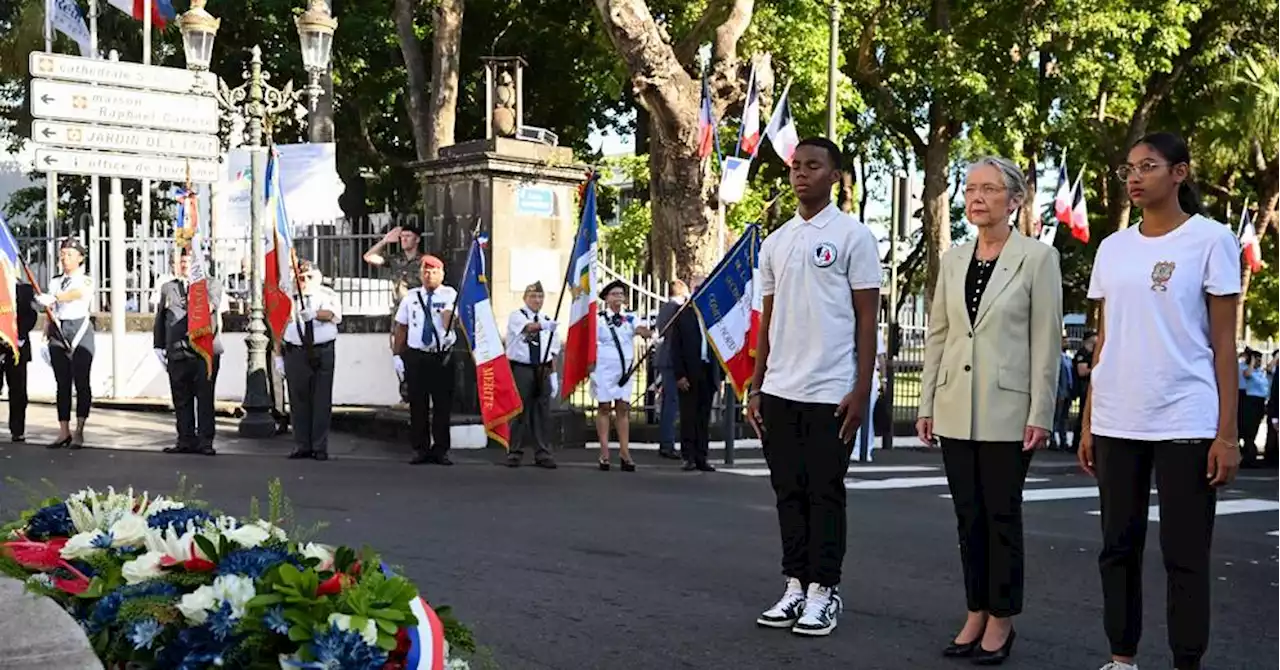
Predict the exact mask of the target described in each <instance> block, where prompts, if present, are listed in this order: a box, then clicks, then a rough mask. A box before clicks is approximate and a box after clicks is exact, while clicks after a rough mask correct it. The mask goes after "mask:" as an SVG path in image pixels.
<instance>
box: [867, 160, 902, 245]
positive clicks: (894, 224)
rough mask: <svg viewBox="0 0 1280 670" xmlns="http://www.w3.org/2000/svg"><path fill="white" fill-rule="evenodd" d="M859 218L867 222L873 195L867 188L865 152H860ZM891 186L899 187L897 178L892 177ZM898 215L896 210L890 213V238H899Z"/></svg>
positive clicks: (891, 187) (892, 187)
mask: <svg viewBox="0 0 1280 670" xmlns="http://www.w3.org/2000/svg"><path fill="white" fill-rule="evenodd" d="M858 184H859V188H858V220H859V221H861V222H863V223H866V222H867V200H869V199H870V197H871V192H870V190H869V189H867V156H866V154H865V153H860V154H858ZM889 184H890V186H889V188H890V189H895V188H897V180H895V179H890V181H889ZM897 217H898V215H897V213H896V212H891V213H890V214H889V239H890V240H896V239H898V233H897V230H898V219H897Z"/></svg>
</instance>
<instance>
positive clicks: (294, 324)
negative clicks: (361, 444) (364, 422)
mask: <svg viewBox="0 0 1280 670" xmlns="http://www.w3.org/2000/svg"><path fill="white" fill-rule="evenodd" d="M304 278H305V279H306V282H307V286H306V287H305V288H304V289H303V293H302V295H301V296H294V297H293V314H292V316H291V317H290V319H289V325H287V326H285V330H284V338H283V347H284V376H285V381H286V382H287V384H288V386H289V406H290V416H291V419H292V423H293V439H294V444H295V445H296V446H295V447H294V450H293V453H292V454H290V455H289V458H294V459H298V458H313V459H315V460H317V461H324V460H328V459H329V423H330V420H331V418H332V417H333V375H334V362H335V358H334V343H335V342H336V341H337V339H338V324H339V323H342V305H341V303H340V301H339V299H338V294H337V293H335V292H334V291H332V290H330V289H328V288H326V287H325V286H323V285H322V284H321V283H320V280H321V277H320V273H319V272H318V271H314V270H308V271H307V272H306V273H305V274H304ZM320 312H328V313H329V314H331V315H332V316H331V317H330V318H328V319H327V320H320V319H319V318H318V317H319V314H320Z"/></svg>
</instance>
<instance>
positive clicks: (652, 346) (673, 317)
mask: <svg viewBox="0 0 1280 670" xmlns="http://www.w3.org/2000/svg"><path fill="white" fill-rule="evenodd" d="M780 197H782V196H781V194H779V195H776V196H774V197H773V198H770V199H769V200H768V201H767V202H765V203H764V206H763V207H761V208H760V216H759V218H760V219H763V218H764V214H765V212H767V211H769V208H770V207H772V206H773V203H774V201H775V200H777V199H778V198H780ZM721 260H723V258H721ZM719 265H720V264H719V263H717V264H716V266H717V267H719ZM705 286H706V284H705V283H704V284H703V285H702V286H700V287H698V290H702V289H703V288H704V287H705ZM696 295H697V293H696V292H695V293H694V294H693V295H690V296H689V299H688V300H686V301H684V304H683V305H680V309H677V310H676V313H675V314H672V315H671V319H670V320H669V321H667V325H666V326H664V327H663V328H662V330H660V331H658V338H659V339H660V338H662V336H664V335H666V333H667V331H668V330H670V329H671V326H672V325H674V324H675V322H676V319H677V318H678V317H679V316H680V313H681V312H683V311H684V310H685V308H686V307H688V306H689V305H692V304H693V299H694V296H696ZM657 346H658V345H657V344H656V343H652V342H651V343H650V344H649V345H648V346H647V347H646V348H645V351H644V354H643V355H642V356H640V358H638V359H636V361H635V362H634V363H632V364H631V367H630V368H628V369H627V371H626V372H625V373H623V375H622V378H621V379H619V380H618V386H622V385H623V384H626V383H627V380H628V379H631V375H633V374H635V372H636V370H638V369H639V368H640V364H642V363H644V362H645V361H646V360H647V359H648V358H649V355H650V354H652V353H653V351H654V350H655V349H656V348H657Z"/></svg>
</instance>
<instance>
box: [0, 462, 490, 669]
mask: <svg viewBox="0 0 1280 670" xmlns="http://www.w3.org/2000/svg"><path fill="white" fill-rule="evenodd" d="M180 488H182V487H181V486H180ZM269 492H270V497H269V501H270V512H269V513H268V514H267V516H266V518H265V519H264V518H262V517H260V516H259V514H258V513H257V507H258V504H257V500H256V499H255V500H253V501H252V503H251V510H250V514H249V515H248V516H247V517H245V518H240V519H237V518H234V517H230V516H225V515H220V514H217V513H215V512H212V511H209V510H207V509H206V508H204V507H203V506H202V505H201V504H199V503H198V502H196V501H192V500H184V499H183V496H182V495H181V494H179V495H177V496H171V497H166V496H154V497H152V496H149V495H148V494H146V493H143V494H141V495H135V494H134V492H133V489H132V488H130V489H128V490H126V491H124V492H117V491H116V490H115V489H112V488H109V489H107V491H106V492H105V493H101V492H98V491H94V490H93V489H84V490H82V491H78V492H76V493H73V494H71V495H70V496H67V497H66V498H65V499H58V498H50V499H46V500H44V501H42V502H41V503H40V504H39V505H38V506H37V507H35V508H33V509H30V510H28V511H26V512H24V513H23V514H22V517H21V519H19V520H16V521H14V522H12V523H10V524H8V525H6V526H4V527H3V528H0V573H2V574H5V575H8V576H10V577H13V578H15V579H20V580H22V581H24V582H25V583H26V586H27V589H28V590H29V591H32V592H34V593H37V594H40V595H44V596H47V597H49V598H52V599H53V600H54V601H56V602H57V603H58V604H60V605H61V606H62V607H63V608H64V609H65V610H66V611H67V612H69V613H70V614H71V615H72V616H73V617H74V618H75V620H76V621H77V622H79V624H80V625H81V627H82V628H83V629H84V632H85V634H86V635H87V636H88V638H89V641H90V643H91V644H92V646H93V650H94V652H95V653H96V654H97V655H98V658H99V659H100V660H101V661H102V662H103V664H104V665H105V666H106V667H107V668H125V667H130V668H136V667H142V668H171V669H174V670H204V669H205V668H212V667H220V668H245V669H246V670H257V669H269V670H276V669H285V670H294V669H298V670H337V669H342V670H402V669H403V670H446V669H447V670H464V669H466V668H468V667H469V666H468V663H467V662H466V660H465V659H464V658H461V657H458V658H451V657H450V653H449V652H450V649H455V650H460V651H462V652H464V653H471V652H474V651H475V642H474V641H473V639H472V637H471V633H470V632H469V631H468V630H467V629H466V628H465V627H463V626H462V625H460V624H459V623H458V622H457V621H456V620H454V619H453V618H452V617H451V616H450V614H449V612H448V608H447V607H440V608H437V609H434V610H433V609H432V608H431V607H429V606H428V605H427V604H426V601H424V600H423V599H422V598H421V597H420V596H419V594H418V590H417V589H416V588H415V587H414V586H413V584H412V583H410V582H409V581H408V580H407V579H405V578H403V577H400V576H397V575H396V574H395V573H394V572H393V571H392V570H391V569H390V568H388V567H387V566H386V565H385V564H384V563H383V562H382V560H381V558H380V557H379V556H378V555H377V554H376V553H374V552H373V551H372V550H371V549H369V548H364V549H361V550H360V551H356V550H353V549H351V548H348V547H333V546H329V545H324V544H318V543H315V542H309V541H301V539H300V538H301V537H302V536H303V535H305V534H307V533H306V531H300V530H295V531H294V532H293V533H292V535H293V537H292V538H291V533H288V532H286V531H285V530H284V529H283V528H281V525H280V524H281V523H282V521H283V520H285V519H287V518H289V517H291V516H292V514H291V511H290V506H289V503H288V501H287V499H286V498H284V496H283V494H282V493H281V487H280V483H279V481H275V482H272V483H271V485H270V488H269Z"/></svg>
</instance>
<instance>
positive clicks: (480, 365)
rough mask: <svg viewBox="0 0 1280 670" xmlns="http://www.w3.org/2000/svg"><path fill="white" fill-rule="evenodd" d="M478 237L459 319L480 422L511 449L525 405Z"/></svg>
mask: <svg viewBox="0 0 1280 670" xmlns="http://www.w3.org/2000/svg"><path fill="white" fill-rule="evenodd" d="M486 242H487V240H486V239H485V238H484V237H477V238H476V239H475V240H474V241H472V242H471V254H470V255H469V256H468V257H467V266H466V268H467V269H466V271H465V272H464V273H463V279H462V288H461V290H460V292H459V296H458V304H459V305H460V307H459V310H458V316H459V318H461V319H462V329H463V333H464V334H465V336H466V338H467V344H468V345H470V347H471V354H472V356H474V357H475V360H476V390H477V392H478V393H479V395H480V418H481V419H482V420H483V421H484V429H485V432H486V433H488V434H489V437H491V438H493V439H494V440H495V441H496V442H498V443H499V444H501V445H502V448H504V449H505V448H507V446H508V442H509V441H510V439H511V420H512V419H514V418H515V417H517V416H519V415H520V412H521V411H523V409H524V403H522V402H521V401H520V393H519V392H518V391H517V390H516V382H515V378H514V377H512V376H511V364H510V363H508V362H507V352H506V348H505V347H503V345H502V336H501V335H499V333H500V332H501V331H499V330H498V320H497V319H496V318H495V317H494V315H493V303H492V302H490V301H489V279H488V277H487V276H486V273H485V269H484V245H485V243H486ZM409 667H413V666H412V665H411V666H409Z"/></svg>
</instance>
